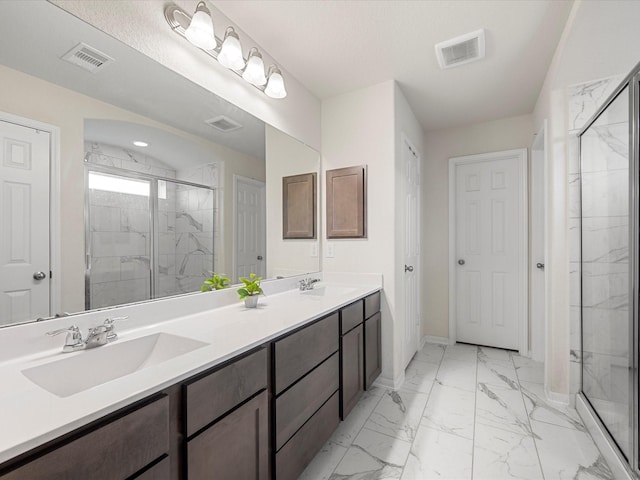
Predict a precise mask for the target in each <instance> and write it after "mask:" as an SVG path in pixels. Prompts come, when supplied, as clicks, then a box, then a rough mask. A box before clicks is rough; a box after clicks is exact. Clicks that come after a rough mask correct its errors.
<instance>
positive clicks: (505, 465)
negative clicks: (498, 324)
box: [300, 344, 614, 480]
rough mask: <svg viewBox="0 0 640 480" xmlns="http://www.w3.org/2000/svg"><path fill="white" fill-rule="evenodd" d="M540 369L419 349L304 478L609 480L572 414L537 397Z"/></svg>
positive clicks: (469, 350) (473, 350)
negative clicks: (401, 378)
mask: <svg viewBox="0 0 640 480" xmlns="http://www.w3.org/2000/svg"><path fill="white" fill-rule="evenodd" d="M544 398H545V396H544V390H543V369H542V364H541V363H537V362H534V361H532V360H530V359H528V358H524V357H521V356H519V355H518V354H516V353H512V352H507V351H504V350H499V349H493V348H486V347H476V346H472V345H463V344H457V345H453V346H444V345H435V344H427V345H425V346H424V348H423V349H422V350H421V351H419V352H418V353H417V354H416V356H415V357H414V359H413V360H412V362H411V363H410V364H409V367H408V368H407V370H406V379H405V382H404V384H403V386H402V387H401V388H400V389H399V390H398V391H392V390H385V389H382V388H378V387H374V388H373V389H371V390H370V391H368V392H365V394H364V396H363V397H362V399H361V400H360V401H359V402H358V404H357V405H356V406H355V407H354V410H352V412H351V413H350V415H349V416H348V417H347V419H346V420H345V421H344V422H342V423H341V424H340V426H339V427H338V429H337V430H336V431H335V433H334V434H333V436H332V437H331V438H330V439H329V441H328V442H327V443H326V444H325V445H324V447H323V449H322V451H321V452H319V453H318V455H317V456H316V457H315V459H314V460H313V462H312V463H311V464H310V465H309V466H308V467H307V469H306V470H305V471H304V472H303V474H302V476H301V477H300V478H301V479H304V480H343V479H353V480H365V479H366V480H372V479H400V480H429V479H445V480H472V479H473V480H503V479H505V480H506V479H527V480H529V479H531V480H542V479H544V480H565V479H567V480H569V479H575V480H609V479H611V480H614V479H613V476H612V473H611V471H610V469H609V467H608V465H607V464H606V462H605V460H604V459H603V458H602V456H601V454H600V452H599V451H598V449H597V448H596V446H595V444H594V442H593V440H592V438H591V437H590V435H589V433H588V432H587V431H586V429H585V427H584V425H583V424H582V421H581V420H580V418H579V417H578V414H577V413H576V411H575V410H574V409H573V408H570V407H564V406H559V405H557V404H552V403H550V402H547V401H545V399H544Z"/></svg>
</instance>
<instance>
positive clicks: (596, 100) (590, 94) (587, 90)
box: [567, 76, 627, 402]
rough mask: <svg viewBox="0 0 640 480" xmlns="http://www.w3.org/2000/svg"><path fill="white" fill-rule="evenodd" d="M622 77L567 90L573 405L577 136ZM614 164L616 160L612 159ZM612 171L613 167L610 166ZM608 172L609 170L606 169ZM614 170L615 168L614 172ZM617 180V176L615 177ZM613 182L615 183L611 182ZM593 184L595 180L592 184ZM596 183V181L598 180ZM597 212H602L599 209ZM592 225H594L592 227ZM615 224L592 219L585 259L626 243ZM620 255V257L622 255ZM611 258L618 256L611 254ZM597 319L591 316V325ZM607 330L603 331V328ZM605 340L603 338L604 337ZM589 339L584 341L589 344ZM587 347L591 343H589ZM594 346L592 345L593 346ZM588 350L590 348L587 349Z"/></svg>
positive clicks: (573, 387) (576, 376)
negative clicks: (619, 242)
mask: <svg viewBox="0 0 640 480" xmlns="http://www.w3.org/2000/svg"><path fill="white" fill-rule="evenodd" d="M621 80H622V76H615V77H609V78H605V79H600V80H595V81H591V82H586V83H582V84H578V85H573V86H571V87H569V88H568V90H567V101H568V106H567V107H568V125H567V128H568V131H569V134H570V141H569V145H568V148H569V152H568V153H569V162H568V164H569V172H568V173H569V175H568V179H569V185H568V191H569V205H568V216H569V219H568V225H569V261H570V265H569V282H570V371H569V374H570V382H571V383H570V394H571V395H570V398H571V401H572V402H573V401H574V399H575V396H574V395H575V394H576V393H577V392H578V391H579V390H580V370H581V363H580V362H581V358H580V355H581V351H580V349H581V347H580V336H581V330H580V308H581V306H580V148H579V139H578V137H577V134H578V132H579V131H580V130H581V129H582V128H583V127H584V125H585V123H586V122H587V121H588V120H589V119H590V118H591V116H592V115H593V114H594V113H595V112H596V111H597V110H598V108H600V106H601V105H602V104H603V102H604V101H605V100H606V99H607V97H608V96H609V95H610V94H611V92H612V91H613V89H614V88H616V86H617V85H618V84H619V83H620V81H621ZM610 161H611V162H613V163H615V159H611V160H610ZM611 166H612V167H613V165H611ZM604 170H606V169H604ZM613 170H615V168H613ZM614 176H615V174H614ZM609 180H610V181H613V180H612V179H611V178H609ZM590 181H591V182H594V180H593V178H591V180H590ZM595 181H596V182H597V180H595ZM594 208H599V207H598V206H597V205H596V206H594ZM590 222H591V223H590ZM609 222H614V224H615V222H616V220H614V219H611V218H600V219H597V218H590V219H589V220H588V221H587V222H585V225H583V226H582V228H583V229H585V228H587V229H590V230H592V235H590V239H589V241H588V242H587V241H585V242H584V244H583V247H584V249H585V259H587V258H591V257H592V256H594V255H597V254H598V253H599V252H600V251H601V250H599V249H598V248H599V247H598V245H602V242H605V243H609V242H611V238H609V237H610V236H611V235H616V238H620V239H621V240H623V243H624V242H626V237H625V235H626V229H627V227H626V225H624V226H622V225H614V224H612V225H611V227H612V228H611V229H609V228H607V226H606V224H607V223H609ZM619 253H620V252H618V253H617V254H619ZM610 254H611V255H614V256H615V255H616V253H615V252H611V253H610ZM594 318H595V317H593V316H592V318H591V320H589V321H590V322H593V321H594V320H593V319H594ZM602 328H604V327H602ZM601 338H602V337H601ZM586 340H587V339H585V342H586ZM586 343H588V342H586ZM591 343H592V344H593V343H594V342H593V341H592V342H591ZM585 350H587V347H586V345H585Z"/></svg>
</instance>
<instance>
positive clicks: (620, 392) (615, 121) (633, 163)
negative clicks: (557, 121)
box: [579, 67, 640, 474]
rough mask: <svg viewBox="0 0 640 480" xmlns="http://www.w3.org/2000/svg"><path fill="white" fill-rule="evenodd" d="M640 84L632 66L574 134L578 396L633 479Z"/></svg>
mask: <svg viewBox="0 0 640 480" xmlns="http://www.w3.org/2000/svg"><path fill="white" fill-rule="evenodd" d="M639 82H640V69H639V68H638V67H637V68H636V70H634V71H633V72H632V73H631V74H630V75H629V76H628V77H627V78H626V79H625V80H624V81H623V82H622V84H621V85H620V86H619V87H618V88H617V89H616V90H615V91H614V92H613V94H612V95H611V96H610V97H609V99H608V100H607V102H605V104H604V105H603V106H602V107H601V108H600V109H599V110H598V112H597V113H596V114H595V115H594V116H593V117H592V119H591V120H590V121H589V122H588V123H587V124H586V126H585V127H584V128H583V130H582V131H581V132H580V133H579V140H580V170H581V171H580V187H581V343H582V368H581V395H582V398H583V399H584V400H586V404H587V405H588V407H589V408H590V410H591V413H592V414H593V415H594V417H595V418H596V419H597V421H598V422H599V424H600V427H601V429H602V430H604V431H605V436H606V437H607V440H608V441H609V443H610V444H611V445H612V446H614V450H615V451H616V453H617V455H618V457H619V458H620V459H621V460H622V462H623V463H624V464H626V465H628V468H629V470H630V471H634V472H636V474H637V473H638V472H639V469H638V461H639V458H640V450H639V447H638V445H639V444H638V419H639V418H640V415H639V413H640V412H639V411H638V383H639V378H638V368H637V367H638V351H639V348H638V347H639V346H638V285H639V281H638V241H639V236H638V211H639V208H638V207H639V206H638V191H639V190H638V174H639V169H638V150H639V145H638V118H639V110H638V106H639V104H638V99H639V96H638V92H639Z"/></svg>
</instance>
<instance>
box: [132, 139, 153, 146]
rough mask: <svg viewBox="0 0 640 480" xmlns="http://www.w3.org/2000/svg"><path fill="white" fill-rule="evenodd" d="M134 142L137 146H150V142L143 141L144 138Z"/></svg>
mask: <svg viewBox="0 0 640 480" xmlns="http://www.w3.org/2000/svg"><path fill="white" fill-rule="evenodd" d="M133 144H134V145H135V146H136V147H148V146H149V144H148V143H147V142H143V141H142V140H135V141H134V142H133Z"/></svg>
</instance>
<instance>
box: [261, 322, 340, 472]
mask: <svg viewBox="0 0 640 480" xmlns="http://www.w3.org/2000/svg"><path fill="white" fill-rule="evenodd" d="M338 323H339V314H338V312H336V313H334V314H332V315H329V316H328V317H325V318H323V319H321V320H319V321H317V322H315V323H312V324H311V325H308V326H305V327H303V328H302V329H300V330H297V331H295V332H293V333H291V334H289V335H287V336H286V337H284V338H282V339H280V340H276V341H275V342H273V344H272V345H273V357H274V358H273V365H274V368H273V385H274V389H273V395H274V400H273V402H274V408H273V445H274V451H275V465H274V475H275V478H277V480H289V479H291V480H294V479H296V478H298V476H299V475H300V474H301V473H302V471H303V470H304V468H305V467H306V466H307V464H308V463H309V462H310V461H311V460H312V459H313V457H314V456H315V455H316V453H317V452H318V451H319V450H320V448H322V445H324V443H325V442H326V441H327V439H328V438H329V437H330V436H331V434H332V433H333V431H334V430H335V429H336V428H337V426H338V423H339V422H340V418H339V411H338V410H339V401H338V400H339V398H338V389H339V381H338V379H339V353H338V349H339V340H338Z"/></svg>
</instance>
